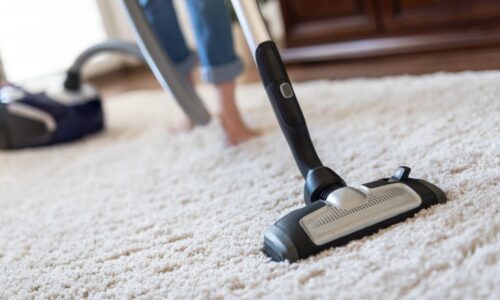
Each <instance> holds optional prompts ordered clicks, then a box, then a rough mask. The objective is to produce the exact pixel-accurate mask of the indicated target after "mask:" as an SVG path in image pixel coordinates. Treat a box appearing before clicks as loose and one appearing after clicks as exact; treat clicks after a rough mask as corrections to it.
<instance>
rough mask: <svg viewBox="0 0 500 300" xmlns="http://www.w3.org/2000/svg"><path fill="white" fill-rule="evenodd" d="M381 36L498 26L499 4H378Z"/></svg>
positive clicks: (443, 0)
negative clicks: (381, 29) (382, 31)
mask: <svg viewBox="0 0 500 300" xmlns="http://www.w3.org/2000/svg"><path fill="white" fill-rule="evenodd" d="M381 5H382V8H381V12H382V18H381V19H382V22H383V28H384V31H385V32H398V33H403V32H426V31H430V30H449V29H457V28H460V27H465V26H470V25H479V24H482V25H485V24H488V23H500V0H475V1H470V0H382V2H381Z"/></svg>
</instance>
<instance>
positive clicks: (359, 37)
mask: <svg viewBox="0 0 500 300" xmlns="http://www.w3.org/2000/svg"><path fill="white" fill-rule="evenodd" d="M280 4H281V9H282V13H283V20H284V23H285V33H286V35H285V36H286V37H285V49H284V51H283V58H284V60H285V61H288V62H294V61H319V60H331V59H345V58H359V57H369V56H379V55H390V54H399V53H417V52H422V51H430V50H442V49H456V48H470V47H484V46H500V0H475V1H471V0H280Z"/></svg>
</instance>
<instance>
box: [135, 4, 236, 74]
mask: <svg viewBox="0 0 500 300" xmlns="http://www.w3.org/2000/svg"><path fill="white" fill-rule="evenodd" d="M184 1H185V3H186V4H187V8H188V11H189V15H190V18H191V23H192V26H193V29H194V33H195V37H196V46H197V52H198V57H199V61H200V64H201V76H202V78H203V79H204V80H205V81H207V82H211V83H215V84H218V83H222V82H226V81H232V80H234V79H235V78H236V76H238V75H239V74H240V73H241V72H242V70H243V64H242V62H241V60H240V59H239V58H238V56H237V55H236V53H235V50H234V45H233V36H232V31H231V20H230V17H229V12H228V9H227V7H226V4H225V3H224V0H184ZM140 4H141V6H142V8H143V10H144V13H145V15H146V17H147V19H148V21H149V23H150V24H151V27H152V28H153V31H154V33H155V35H156V36H157V38H158V40H159V42H160V44H161V46H162V48H163V50H164V51H165V52H166V53H167V55H168V56H169V58H170V59H171V60H172V61H173V62H174V63H175V64H176V65H177V67H178V68H179V69H180V70H181V71H182V72H183V73H185V74H186V75H187V74H189V73H191V71H192V70H193V68H194V66H195V64H196V60H197V59H196V55H195V54H194V53H193V51H191V50H190V49H189V47H188V46H187V44H186V40H185V38H184V36H183V34H182V31H181V28H180V26H179V22H178V20H177V14H176V12H175V9H174V6H173V3H172V0H140Z"/></svg>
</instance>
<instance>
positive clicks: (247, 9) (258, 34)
mask: <svg viewBox="0 0 500 300" xmlns="http://www.w3.org/2000/svg"><path fill="white" fill-rule="evenodd" d="M232 4H233V7H234V9H235V12H236V15H237V16H238V19H239V21H240V24H241V27H242V29H243V33H244V34H245V38H246V40H247V42H248V45H249V47H250V50H251V51H252V55H253V56H254V59H255V63H256V65H257V68H258V70H259V74H260V77H261V79H262V83H263V85H264V88H265V90H266V92H267V95H268V98H269V101H270V102H271V105H272V107H273V110H274V113H275V115H276V117H277V119H278V123H279V125H280V128H281V130H282V131H283V134H284V135H285V138H286V140H287V142H288V145H289V146H290V149H291V151H292V154H293V157H294V159H295V162H296V163H297V166H298V168H299V170H300V172H301V173H302V176H303V177H304V178H305V179H306V182H310V183H312V184H309V186H307V185H306V203H308V202H313V201H315V200H317V199H319V197H320V195H321V193H322V191H323V190H325V189H332V187H341V186H345V183H344V181H343V180H342V178H340V176H338V175H337V174H336V173H335V172H333V171H332V170H330V169H328V168H326V167H324V166H323V164H322V163H321V160H320V159H319V157H318V154H317V153H316V150H315V149H314V145H313V143H312V141H311V137H310V135H309V130H308V129H307V124H306V121H305V119H304V115H303V114H302V110H301V108H300V106H299V102H298V101H297V97H296V96H295V92H294V90H293V87H292V84H291V83H290V79H289V78H288V74H287V72H286V69H285V67H284V65H283V62H282V60H281V56H280V54H279V51H278V48H277V47H276V44H275V43H274V42H273V41H272V40H271V38H270V36H269V33H268V31H267V28H266V26H265V24H264V21H263V19H262V16H261V14H260V10H259V7H258V5H257V3H256V2H255V1H238V0H233V1H232ZM308 178H311V179H310V180H308ZM319 182H321V184H320V186H317V183H319Z"/></svg>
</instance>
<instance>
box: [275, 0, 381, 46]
mask: <svg viewBox="0 0 500 300" xmlns="http://www.w3.org/2000/svg"><path fill="white" fill-rule="evenodd" d="M280 4H281V9H282V13H283V19H284V21H285V30H286V38H287V39H286V42H287V46H300V45H307V44H321V43H331V42H336V41H341V40H345V39H352V38H361V37H366V36H369V35H373V34H376V33H377V32H378V22H377V19H376V13H375V5H374V2H373V1H372V0H314V1H311V0H280Z"/></svg>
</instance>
